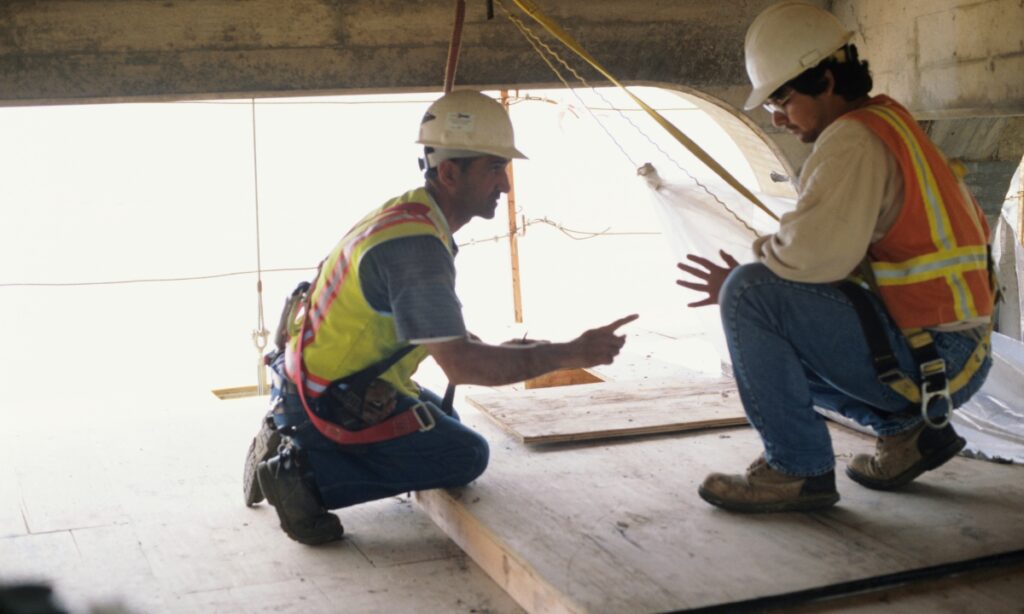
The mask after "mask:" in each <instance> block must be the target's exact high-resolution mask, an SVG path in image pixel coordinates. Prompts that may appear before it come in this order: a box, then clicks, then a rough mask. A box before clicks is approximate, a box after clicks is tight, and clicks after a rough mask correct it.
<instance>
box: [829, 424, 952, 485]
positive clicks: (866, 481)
mask: <svg viewBox="0 0 1024 614" xmlns="http://www.w3.org/2000/svg"><path fill="white" fill-rule="evenodd" d="M966 445H967V440H966V439H964V438H963V437H960V436H957V437H956V438H955V439H953V440H952V441H950V442H949V443H947V444H946V445H945V446H943V447H941V448H939V449H937V450H933V451H932V452H931V453H930V454H928V456H924V457H922V458H921V460H919V461H917V462H916V463H914V464H913V465H911V466H910V467H908V468H907V469H906V470H905V471H904V472H903V473H901V474H899V475H897V476H895V477H893V478H890V479H888V480H883V479H878V478H873V477H871V476H868V475H864V474H863V473H860V472H859V471H855V470H854V469H853V467H849V466H848V467H847V468H846V476H847V477H848V478H850V479H851V480H853V481H854V482H857V483H858V484H860V485H861V486H864V487H866V488H872V489H874V490H895V489H897V488H900V487H901V486H905V485H907V484H909V483H910V482H912V481H914V479H915V478H917V476H919V475H921V474H922V473H924V472H925V471H931V470H932V469H936V468H938V467H941V466H942V465H944V464H946V462H947V461H948V460H950V459H951V458H953V457H954V456H956V455H957V454H958V453H959V452H960V450H963V449H964V446H966Z"/></svg>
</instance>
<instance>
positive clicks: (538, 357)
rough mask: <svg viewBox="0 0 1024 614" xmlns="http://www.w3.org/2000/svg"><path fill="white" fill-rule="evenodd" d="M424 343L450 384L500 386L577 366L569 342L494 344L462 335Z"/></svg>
mask: <svg viewBox="0 0 1024 614" xmlns="http://www.w3.org/2000/svg"><path fill="white" fill-rule="evenodd" d="M426 347H427V350H428V351H429V352H430V354H431V356H433V357H434V360H436V361H437V363H438V364H439V365H440V366H441V368H442V369H443V370H444V372H445V375H447V376H448V379H449V380H450V381H451V382H452V383H453V384H478V385H481V386H502V385H505V384H513V383H516V382H521V381H523V380H527V379H530V378H533V377H537V376H539V375H543V374H545V373H548V372H549V371H554V370H556V369H563V368H569V367H572V366H576V365H575V364H574V353H573V351H572V348H571V347H570V345H569V344H568V343H546V344H536V345H528V346H515V345H511V346H497V345H487V344H485V343H480V342H478V341H471V340H469V339H465V340H459V341H451V342H447V343H438V344H428V345H427V346H426Z"/></svg>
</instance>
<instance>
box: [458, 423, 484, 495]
mask: <svg viewBox="0 0 1024 614" xmlns="http://www.w3.org/2000/svg"><path fill="white" fill-rule="evenodd" d="M465 435H466V447H465V453H466V456H467V458H466V462H465V473H464V477H463V479H462V480H461V481H462V482H463V483H464V484H468V483H470V482H472V481H473V480H475V479H477V478H478V477H480V476H481V475H483V472H484V471H485V470H486V469H487V463H488V462H489V461H490V458H491V449H490V446H488V444H487V440H486V439H484V438H483V437H481V436H480V435H479V434H478V433H475V432H473V431H469V430H467V432H466V433H465Z"/></svg>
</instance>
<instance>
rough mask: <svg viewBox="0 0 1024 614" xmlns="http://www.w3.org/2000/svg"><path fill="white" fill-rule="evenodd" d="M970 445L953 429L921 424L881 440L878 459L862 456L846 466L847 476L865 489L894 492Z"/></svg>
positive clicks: (877, 446)
mask: <svg viewBox="0 0 1024 614" xmlns="http://www.w3.org/2000/svg"><path fill="white" fill-rule="evenodd" d="M966 444H967V442H966V441H965V440H964V438H963V437H961V436H959V435H957V434H956V431H954V430H953V427H952V425H949V424H947V425H946V426H944V427H942V428H941V429H933V428H928V427H927V426H926V425H925V424H924V423H921V424H920V425H919V426H917V427H915V428H912V429H910V430H909V431H904V432H902V433H896V434H895V435H887V436H885V437H879V438H878V443H877V444H875V454H874V456H871V455H870V454H858V455H857V456H855V457H853V460H852V461H850V464H849V465H847V466H846V475H848V476H850V479H851V480H853V481H854V482H857V483H858V484H860V485H861V486H867V487H868V488H874V489H876V490H892V489H894V488H899V487H900V486H903V485H904V484H908V483H910V482H911V481H912V480H913V479H914V478H916V477H917V476H919V475H921V474H922V473H924V472H925V471H929V470H931V469H935V468H936V467H939V466H940V465H943V464H944V463H945V462H946V461H948V460H949V459H951V458H953V457H954V456H956V454H957V452H959V451H960V450H962V449H963V447H964V446H965V445H966Z"/></svg>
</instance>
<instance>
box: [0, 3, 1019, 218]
mask: <svg viewBox="0 0 1024 614" xmlns="http://www.w3.org/2000/svg"><path fill="white" fill-rule="evenodd" d="M771 3H772V0H729V1H725V2H723V1H720V0H632V1H630V2H623V1H621V0H588V1H587V2H579V1H577V0H541V1H540V2H539V5H540V6H541V8H542V9H543V10H544V12H545V13H546V14H548V15H550V16H551V17H552V18H553V19H554V20H555V21H556V22H558V23H559V24H560V25H562V27H564V28H565V30H567V31H568V32H569V33H570V34H571V35H572V36H573V37H575V38H576V39H577V40H578V41H580V43H581V44H582V45H583V47H584V48H586V50H587V51H588V52H589V53H591V54H592V55H593V56H594V57H596V58H597V59H598V60H599V61H601V62H602V63H603V64H604V65H605V66H606V67H607V68H608V69H609V70H610V71H611V72H612V74H615V75H616V76H617V77H618V78H619V79H620V80H622V81H624V82H628V83H644V84H656V85H662V86H665V87H671V88H676V89H680V90H683V91H690V92H699V93H700V95H701V96H702V97H704V98H706V99H707V100H709V101H711V102H713V103H714V104H717V105H719V106H721V107H722V108H723V109H725V110H726V111H728V112H729V113H733V114H735V115H736V116H737V117H739V118H741V119H742V121H744V122H746V123H747V124H749V125H750V126H751V127H754V128H755V130H756V131H757V132H760V133H761V134H762V136H764V137H765V138H767V139H770V140H771V141H772V142H773V148H774V149H775V150H776V151H777V152H779V153H781V154H782V155H783V156H784V157H785V158H787V161H788V162H789V164H790V165H791V166H792V167H794V168H795V167H798V166H799V164H800V163H801V162H802V160H803V157H804V156H806V154H807V148H806V147H804V146H802V145H800V144H797V143H795V142H794V141H793V140H792V139H791V138H790V137H788V135H785V134H780V133H778V131H775V130H774V129H772V128H771V126H768V125H767V123H766V121H767V116H766V115H765V114H764V113H763V112H760V111H754V112H751V113H750V114H746V115H744V114H743V113H741V112H740V111H738V110H737V107H739V106H740V103H741V102H742V101H743V99H744V97H745V95H746V93H747V91H748V89H749V86H748V85H747V79H746V74H745V70H744V67H743V53H742V46H743V38H744V34H745V31H746V27H747V25H748V24H749V23H750V22H751V20H752V19H753V18H754V16H755V15H757V13H759V12H760V11H761V10H762V9H764V8H765V7H766V6H768V5H770V4H771ZM817 4H818V5H819V6H823V7H825V8H828V9H830V10H832V11H833V12H834V13H835V14H836V15H837V16H838V17H839V18H840V19H841V20H842V21H843V22H844V24H845V25H847V26H848V27H850V28H851V29H854V30H856V31H857V32H858V36H857V38H855V39H854V40H855V42H857V43H858V46H860V47H861V49H862V55H863V56H864V57H867V58H868V59H869V60H870V61H871V63H872V68H873V71H874V73H875V77H876V88H875V91H885V92H887V93H890V94H892V95H894V96H895V97H896V98H898V99H899V100H901V101H903V102H904V103H905V104H907V106H908V107H910V108H911V110H912V111H914V112H915V113H916V114H917V115H918V116H919V117H920V118H922V119H926V120H937V121H936V122H935V124H937V126H933V128H935V133H936V134H939V135H945V138H947V141H946V142H947V143H949V142H951V141H949V138H948V137H949V135H950V134H954V135H957V134H958V135H959V136H957V137H956V138H955V140H956V148H957V149H958V152H959V153H958V155H961V156H962V157H963V158H964V159H965V160H967V161H968V162H971V163H975V164H982V165H985V164H989V163H993V162H995V163H999V164H1000V165H1001V166H1000V168H1001V169H1002V170H1000V171H999V172H996V173H995V175H996V176H998V178H994V177H993V176H992V173H986V176H987V178H986V180H985V181H986V182H988V183H991V182H992V181H995V182H996V184H998V185H996V187H995V188H994V190H993V191H994V192H999V189H1000V188H1001V189H1002V190H1003V193H1005V184H1006V183H1008V181H1009V176H1005V177H1003V175H1005V168H1009V167H1012V166H1013V165H1014V164H1016V162H1017V161H1018V160H1019V159H1020V150H1021V149H1024V146H1022V145H1021V142H1022V136H1021V134H1020V128H1021V125H1020V122H1019V121H1017V120H1016V119H1014V118H1015V117H1016V116H1024V78H1022V75H1024V34H1022V31H1024V28H1020V24H1022V23H1024V3H1022V2H1020V1H1019V0H834V1H825V0H822V1H819V2H817ZM454 6H455V2H454V0H288V1H286V2H282V1H280V0H89V1H88V2H85V1H81V0H4V1H3V2H0V105H25V104H62V103H76V102H113V101H129V100H177V99H195V98H216V97H231V96H235V97H238V96H245V97H249V96H283V95H303V94H312V93H317V94H322V93H343V92H389V91H392V92H393V91H413V90H422V91H426V90H431V91H437V90H439V89H440V87H441V83H442V80H443V73H444V64H445V58H446V56H447V52H448V43H449V37H450V35H451V29H452V21H453V16H454ZM487 7H488V3H487V1H486V0H467V2H466V20H465V27H464V31H463V45H462V54H461V57H460V62H459V66H458V73H457V80H456V83H457V84H458V85H470V86H477V87H495V86H501V85H505V86H516V85H518V86H558V85H560V84H559V82H558V79H557V78H556V77H555V76H554V75H553V73H552V71H551V70H550V69H549V68H548V66H547V65H546V64H545V63H544V62H543V61H542V59H541V58H540V56H539V55H538V54H537V53H536V52H535V51H534V49H533V48H532V47H531V46H530V44H529V42H528V41H527V39H526V38H524V36H523V35H522V34H521V33H520V31H519V30H518V29H517V28H516V27H515V26H514V25H513V23H512V22H511V21H510V20H509V19H508V17H507V14H506V10H507V11H508V12H511V13H512V14H515V15H518V16H519V17H521V18H522V19H523V21H524V23H527V24H528V25H529V26H530V27H531V28H532V29H533V30H534V31H535V32H537V33H538V35H539V36H541V37H542V38H543V39H544V40H545V41H546V42H548V43H550V44H551V45H552V46H553V47H554V48H556V49H557V50H558V52H559V53H560V54H561V55H562V56H563V57H565V58H566V59H571V53H570V52H569V51H567V50H566V49H564V48H562V47H560V46H559V45H558V44H557V43H555V42H554V40H553V39H552V38H551V37H550V36H547V35H546V34H544V33H543V32H542V30H541V28H540V27H539V26H538V25H536V24H535V23H534V22H533V21H532V20H531V19H530V18H529V17H528V16H526V15H525V13H522V12H521V11H520V10H519V9H517V8H516V7H515V6H514V4H513V3H512V1H511V0H494V13H495V15H494V18H493V19H489V18H488V15H487ZM573 65H574V66H575V67H578V68H580V69H583V66H584V65H583V64H582V62H579V61H574V62H573ZM583 75H584V77H585V78H587V79H588V80H591V81H593V82H595V83H600V82H602V81H603V80H602V79H600V78H599V77H598V75H597V74H596V73H595V72H594V71H593V70H589V69H587V70H584V71H583ZM999 118H1002V120H1000V121H994V120H995V119H999ZM979 122H980V123H979ZM979 129H980V130H982V131H983V132H984V133H985V134H984V136H983V137H975V136H974V134H975V133H976V132H977V131H978V130H979ZM993 142H995V143H1002V145H1001V146H1000V147H995V148H993V147H992V146H991V145H992V143H993ZM1004 167H1005V168H1004ZM988 170H991V169H988ZM999 202H1000V203H1001V196H1000V198H999ZM986 207H987V208H988V209H989V210H990V211H989V212H990V214H991V213H993V212H994V211H998V205H996V204H995V203H994V202H993V203H991V204H989V205H986ZM993 207H995V209H993Z"/></svg>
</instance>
